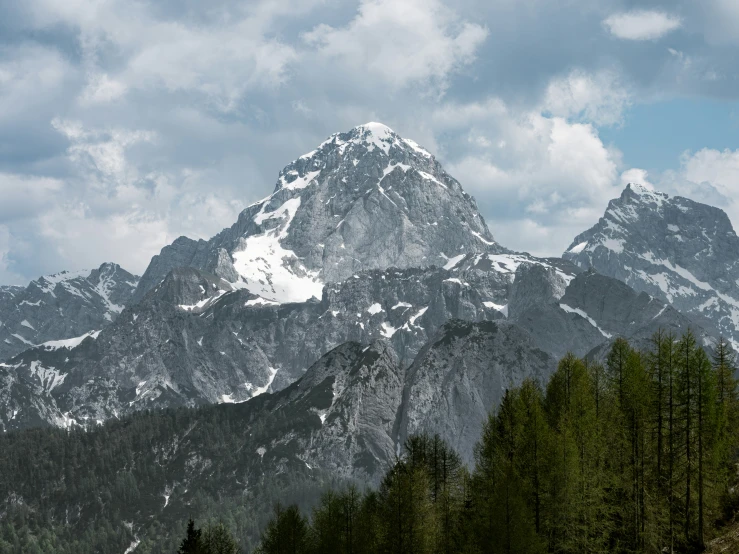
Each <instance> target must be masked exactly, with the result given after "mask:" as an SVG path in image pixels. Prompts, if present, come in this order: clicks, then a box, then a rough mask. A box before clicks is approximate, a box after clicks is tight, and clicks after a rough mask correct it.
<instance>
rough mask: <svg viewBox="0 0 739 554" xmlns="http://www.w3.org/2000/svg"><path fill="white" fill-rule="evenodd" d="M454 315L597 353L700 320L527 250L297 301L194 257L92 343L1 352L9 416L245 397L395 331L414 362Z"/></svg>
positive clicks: (65, 416) (106, 412)
mask: <svg viewBox="0 0 739 554" xmlns="http://www.w3.org/2000/svg"><path fill="white" fill-rule="evenodd" d="M491 258H492V260H493V261H491ZM562 265H563V267H566V262H563V264H562ZM563 285H565V286H566V288H564V290H563V289H562V286H563ZM533 289H536V290H538V291H539V292H540V293H539V296H538V297H537V298H538V299H539V302H538V303H537V304H535V305H531V303H530V297H529V296H528V295H526V294H521V291H525V290H533ZM542 291H549V292H548V293H545V292H542ZM509 313H510V314H511V315H510V316H509V317H506V315H507V314H509ZM449 320H462V321H466V322H470V323H473V322H485V321H488V322H490V321H496V322H508V323H510V324H515V325H516V328H517V329H519V331H520V333H523V334H525V335H526V336H527V337H528V338H527V339H526V340H528V341H529V342H531V343H532V344H533V345H534V347H536V348H538V349H539V350H541V351H542V352H545V353H546V354H547V355H548V356H551V357H553V358H558V357H560V356H562V355H564V353H566V352H567V351H572V352H574V353H576V354H578V355H586V354H587V353H588V352H590V351H591V350H593V349H595V348H597V347H598V346H600V345H603V344H608V343H609V342H610V341H611V340H612V339H613V338H615V337H617V336H626V337H636V336H639V337H642V336H645V337H646V336H650V335H651V333H652V332H653V331H655V330H656V329H657V328H671V329H676V330H678V331H679V330H680V329H685V328H687V326H689V325H691V322H690V320H689V319H688V318H686V317H684V316H682V315H680V314H679V313H677V312H676V311H675V310H674V309H672V308H670V307H669V306H666V305H665V304H664V303H662V302H661V301H659V300H655V299H652V298H651V297H649V295H647V294H645V293H642V294H638V293H636V292H634V291H633V290H632V289H630V288H629V287H628V286H626V285H624V284H623V283H620V282H618V281H616V280H614V279H612V278H608V277H603V276H600V275H597V274H593V273H580V274H578V275H575V272H574V271H573V272H572V273H566V272H565V271H564V270H563V269H561V268H558V267H556V266H554V265H550V264H548V263H547V262H546V261H543V260H536V259H533V258H528V259H525V258H524V257H523V256H517V257H514V256H508V257H505V258H504V257H502V256H501V255H475V256H468V257H467V258H465V259H463V260H460V262H459V263H458V264H457V266H455V267H452V268H450V269H448V270H446V269H431V270H425V271H422V270H417V269H408V270H395V269H393V270H387V271H370V272H365V273H361V274H358V275H357V277H356V278H351V279H349V280H348V281H346V282H342V283H336V284H333V285H329V286H327V287H326V288H325V289H324V293H323V295H322V300H320V301H318V300H311V301H308V302H304V303H292V304H275V303H269V302H266V301H265V300H264V299H262V298H261V297H256V296H254V295H252V294H251V293H249V292H248V291H246V290H243V289H239V290H230V289H229V284H228V283H227V282H226V281H224V280H222V279H219V278H217V277H215V276H210V275H207V274H205V273H203V272H201V271H199V270H195V269H192V268H190V269H183V270H177V271H173V272H172V273H170V275H168V276H167V278H166V279H165V280H164V282H162V283H161V284H160V285H159V286H157V287H156V288H155V289H154V290H153V291H151V292H150V293H149V294H148V295H147V297H146V298H145V299H144V300H143V301H142V302H140V303H139V304H138V305H135V306H131V307H130V308H127V309H125V310H124V312H123V313H122V314H121V315H120V316H119V317H118V319H117V320H116V321H115V322H114V323H113V324H112V325H110V326H108V327H107V328H105V329H103V330H102V331H101V332H100V333H99V334H95V335H92V336H90V337H89V338H88V339H86V340H84V341H82V342H81V343H80V344H79V345H77V346H75V347H52V346H44V347H40V348H36V349H30V350H28V351H26V352H24V353H23V354H21V355H19V356H17V357H15V358H13V359H12V360H10V361H8V362H6V363H5V364H2V365H0V379H2V381H0V383H3V384H2V385H0V395H2V397H3V399H4V400H3V404H2V405H3V406H5V409H4V412H3V411H0V425H2V426H3V428H4V429H6V430H10V429H18V428H25V427H29V426H36V425H38V424H39V422H40V421H41V422H43V421H45V422H46V423H48V424H51V425H62V426H70V425H89V424H91V423H93V422H99V421H104V420H106V419H108V418H111V417H120V416H123V415H125V414H128V413H131V412H134V411H138V410H141V409H150V408H161V407H167V406H180V405H184V406H195V405H198V404H209V403H231V402H243V401H245V400H249V399H251V398H254V397H255V396H258V395H260V394H262V393H264V392H268V391H275V390H280V389H283V388H285V387H286V386H287V385H289V384H290V383H292V382H294V381H296V380H297V379H299V378H300V377H302V376H303V375H304V373H305V370H306V368H308V367H310V366H311V365H312V364H313V363H315V362H316V360H319V359H320V358H321V357H322V356H323V355H324V354H325V353H327V352H329V351H331V350H332V349H334V348H336V347H338V346H340V345H341V344H344V343H346V342H354V343H357V344H369V343H371V342H372V341H376V340H384V341H387V342H388V344H390V345H391V347H392V349H393V352H394V356H396V357H397V359H398V364H399V367H401V368H408V367H411V366H412V365H413V364H416V365H417V364H419V363H420V362H419V360H420V359H423V358H424V356H426V355H427V354H425V353H424V352H426V351H427V350H428V349H429V348H430V345H434V344H436V343H437V342H438V338H437V334H438V333H439V332H440V331H439V330H440V329H442V328H444V326H445V325H446V324H447V322H448V321H449ZM457 347H459V348H462V349H463V350H466V352H465V354H467V353H471V352H473V351H474V349H473V348H472V347H469V348H468V347H467V346H462V345H461V343H460V344H458V345H457V346H456V347H455V348H457ZM467 351H468V352H467ZM481 356H485V357H489V358H491V359H494V358H495V356H492V354H490V353H489V352H485V353H483V354H481ZM478 362H479V360H477V361H475V362H474V363H475V364H478ZM466 363H472V360H469V361H468V362H466ZM527 367H528V366H527ZM529 374H531V375H533V373H532V372H531V371H529V370H524V369H521V370H520V376H526V375H529ZM514 382H515V381H514ZM486 386H487V385H486ZM496 386H497V385H496ZM470 394H472V393H470ZM475 394H481V393H475ZM495 394H497V389H496V393H495ZM495 394H494V395H493V396H492V397H487V396H481V397H480V398H481V399H482V401H481V402H478V403H477V405H476V406H477V407H476V408H475V409H478V410H481V413H484V412H485V411H487V410H488V409H489V408H490V407H491V406H494V405H495V402H496V400H495V399H496V398H497V396H495ZM414 396H415V395H414ZM29 398H33V399H34V402H36V403H35V404H34V403H31V404H29V402H28V399H29ZM40 399H43V402H41V400H40ZM39 402H41V404H43V407H40V406H39V405H38V403H39ZM484 406H487V407H484ZM478 415H479V414H478Z"/></svg>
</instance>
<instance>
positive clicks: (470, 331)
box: [398, 320, 557, 465]
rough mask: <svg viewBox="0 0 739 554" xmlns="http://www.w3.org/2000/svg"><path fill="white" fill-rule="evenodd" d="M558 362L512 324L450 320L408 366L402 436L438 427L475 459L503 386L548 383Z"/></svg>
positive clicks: (466, 458) (469, 459) (465, 455)
mask: <svg viewBox="0 0 739 554" xmlns="http://www.w3.org/2000/svg"><path fill="white" fill-rule="evenodd" d="M556 366H557V360H556V359H555V358H554V357H553V356H551V355H550V354H547V353H546V352H544V351H543V350H540V349H539V348H537V347H536V345H535V343H534V341H533V340H532V338H531V336H530V335H529V334H528V333H527V332H526V331H524V330H523V329H521V328H520V327H518V326H516V325H514V324H511V323H508V322H497V321H495V322H494V321H483V322H478V323H471V322H467V321H459V320H453V321H450V322H448V323H447V324H446V325H444V326H443V327H442V328H441V329H439V331H438V333H437V334H436V336H434V338H433V339H432V340H431V341H429V343H428V344H427V345H426V347H425V348H424V349H423V350H422V351H421V353H420V354H419V355H418V357H417V358H416V360H415V361H414V362H413V365H411V367H410V368H409V370H408V375H407V378H406V383H405V389H404V393H403V406H402V407H401V417H400V420H399V428H398V436H399V437H398V438H399V441H400V442H401V443H402V442H403V441H405V439H406V438H408V437H409V436H410V435H413V434H417V433H422V432H426V433H430V434H434V433H438V434H439V435H441V437H442V438H443V439H444V440H445V441H447V443H448V444H450V445H451V446H452V447H454V449H455V450H456V451H457V452H458V453H459V454H460V455H461V456H462V459H463V460H464V461H465V462H466V463H467V464H469V465H472V463H473V460H474V446H475V444H476V442H477V441H478V440H479V438H480V436H481V435H482V427H483V424H484V423H485V421H486V420H487V417H488V414H489V413H490V412H491V411H492V410H494V409H495V408H496V407H497V406H498V405H499V404H500V401H501V399H502V398H503V394H504V393H505V390H506V389H508V388H512V387H514V386H517V385H520V384H521V383H522V382H523V380H524V379H526V378H527V377H528V378H532V379H534V380H536V381H538V382H539V383H541V384H542V385H544V384H545V383H546V382H547V381H548V378H549V376H550V375H551V373H552V372H553V371H554V370H555V368H556Z"/></svg>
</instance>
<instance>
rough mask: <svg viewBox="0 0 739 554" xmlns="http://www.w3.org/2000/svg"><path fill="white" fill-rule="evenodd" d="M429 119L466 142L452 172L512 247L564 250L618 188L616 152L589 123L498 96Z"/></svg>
mask: <svg viewBox="0 0 739 554" xmlns="http://www.w3.org/2000/svg"><path fill="white" fill-rule="evenodd" d="M432 121H433V122H434V124H435V125H436V128H437V132H439V133H444V134H446V135H448V136H450V138H451V137H453V140H455V142H457V143H461V144H463V145H464V146H463V148H462V149H461V150H463V151H464V152H465V153H464V154H463V155H461V156H460V158H459V159H458V160H455V161H452V162H450V163H448V164H447V166H446V167H447V170H448V171H449V172H450V173H451V174H452V175H454V176H455V177H456V178H457V179H458V180H459V181H460V182H461V183H463V185H464V186H465V188H466V189H467V190H468V191H469V192H470V193H472V194H473V195H474V196H475V197H476V198H477V200H478V204H479V205H480V208H481V210H482V211H483V215H485V217H486V219H487V220H488V222H489V225H490V227H491V230H492V231H493V234H494V235H495V236H496V238H497V239H498V240H499V241H500V242H501V243H502V244H505V245H506V246H508V247H510V248H514V249H520V250H526V251H529V252H532V253H534V254H540V255H552V254H553V253H556V252H559V251H562V250H564V248H566V246H567V244H568V241H570V240H571V238H572V236H574V235H576V234H577V233H579V232H581V231H582V229H583V228H585V227H586V226H589V225H592V224H593V223H594V222H595V221H597V219H598V217H599V216H600V214H601V213H602V211H603V209H605V206H606V204H607V201H608V199H609V198H611V197H612V196H613V195H615V194H618V192H619V191H620V188H619V183H618V168H619V165H620V158H619V153H618V152H617V151H614V150H612V149H609V148H607V147H606V146H605V145H604V144H603V142H602V141H601V139H600V137H599V136H598V132H597V130H596V129H595V127H593V126H592V125H591V124H589V123H582V122H577V121H570V120H567V119H565V118H563V117H551V116H549V117H547V116H544V115H542V113H541V111H540V110H532V111H518V110H516V109H514V108H512V107H510V106H508V105H507V104H505V103H504V102H503V101H502V100H500V99H496V98H492V99H488V100H487V101H485V102H482V103H469V104H459V105H451V104H449V105H446V106H444V107H440V108H439V110H438V111H437V112H436V113H435V114H434V116H433V119H432Z"/></svg>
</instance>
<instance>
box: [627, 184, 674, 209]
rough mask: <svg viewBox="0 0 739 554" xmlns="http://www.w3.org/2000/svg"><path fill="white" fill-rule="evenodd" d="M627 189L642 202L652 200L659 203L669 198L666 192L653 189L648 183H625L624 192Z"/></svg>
mask: <svg viewBox="0 0 739 554" xmlns="http://www.w3.org/2000/svg"><path fill="white" fill-rule="evenodd" d="M627 191H631V192H632V193H633V194H634V195H636V196H637V197H639V198H640V200H642V201H644V202H653V203H656V204H658V205H661V204H662V202H664V201H665V200H667V199H668V198H669V196H668V195H667V194H666V193H664V192H659V191H657V190H655V188H654V187H653V186H652V185H649V184H640V183H629V184H628V185H626V189H625V190H624V192H627Z"/></svg>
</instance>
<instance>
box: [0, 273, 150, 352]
mask: <svg viewBox="0 0 739 554" xmlns="http://www.w3.org/2000/svg"><path fill="white" fill-rule="evenodd" d="M137 284H138V277H136V276H135V275H132V274H130V273H129V272H127V271H126V270H124V269H122V268H121V267H120V266H119V265H117V264H112V263H105V264H103V265H101V266H100V267H99V268H97V269H94V270H91V271H89V270H86V271H77V272H68V271H63V272H61V273H58V274H55V275H47V276H44V277H40V278H38V279H36V280H34V281H31V283H29V285H28V286H26V287H2V288H0V360H5V359H8V358H10V357H11V356H14V355H16V354H19V353H20V352H23V351H24V350H26V349H28V348H29V347H31V346H35V345H39V344H43V343H45V342H49V341H59V340H72V339H75V338H78V337H81V336H83V335H85V334H86V333H89V332H91V331H95V330H100V329H102V328H103V327H105V326H106V325H108V324H110V323H111V322H112V321H114V320H115V318H116V317H117V316H118V314H120V313H121V312H122V311H123V308H124V307H125V305H126V304H127V303H128V302H129V301H130V299H131V296H132V294H133V292H134V290H135V289H136V285H137Z"/></svg>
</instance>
